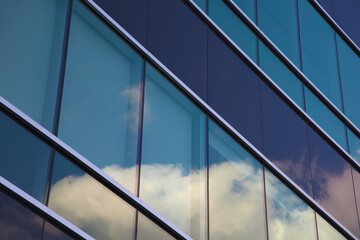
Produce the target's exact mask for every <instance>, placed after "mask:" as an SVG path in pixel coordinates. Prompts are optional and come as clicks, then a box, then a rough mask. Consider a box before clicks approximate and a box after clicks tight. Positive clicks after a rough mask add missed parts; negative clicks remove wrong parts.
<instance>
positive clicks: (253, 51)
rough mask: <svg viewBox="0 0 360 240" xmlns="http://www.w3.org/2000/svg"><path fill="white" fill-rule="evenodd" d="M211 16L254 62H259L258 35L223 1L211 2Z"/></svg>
mask: <svg viewBox="0 0 360 240" xmlns="http://www.w3.org/2000/svg"><path fill="white" fill-rule="evenodd" d="M209 16H210V17H211V19H212V20H213V21H214V22H215V23H216V24H217V25H218V26H219V27H220V28H221V29H222V30H223V31H224V32H225V33H226V34H227V35H228V36H229V37H230V38H231V39H232V40H233V41H234V42H235V43H236V44H237V45H238V46H239V47H240V48H241V49H242V50H244V52H245V53H246V54H247V55H248V56H249V57H250V58H251V59H252V60H253V61H254V62H257V40H256V39H257V38H256V35H255V34H254V33H253V32H251V30H250V29H249V28H248V27H247V26H246V25H245V24H244V23H243V22H242V21H241V20H240V18H238V16H236V15H235V14H234V13H233V12H232V11H231V10H230V9H229V8H228V6H227V5H226V4H225V3H224V2H223V1H222V0H209Z"/></svg>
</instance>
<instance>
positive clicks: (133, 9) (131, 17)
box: [95, 0, 148, 45]
mask: <svg viewBox="0 0 360 240" xmlns="http://www.w3.org/2000/svg"><path fill="white" fill-rule="evenodd" d="M95 3H96V4H97V5H99V6H100V7H101V8H102V9H104V10H105V12H106V13H107V14H109V15H110V17H111V18H113V19H114V20H115V21H116V22H118V23H119V25H120V26H121V27H123V28H124V29H125V30H126V31H127V32H129V33H130V34H131V35H132V36H133V37H134V38H135V39H136V40H137V41H139V42H140V43H141V44H142V45H145V43H146V20H147V5H148V0H131V1H127V0H95Z"/></svg>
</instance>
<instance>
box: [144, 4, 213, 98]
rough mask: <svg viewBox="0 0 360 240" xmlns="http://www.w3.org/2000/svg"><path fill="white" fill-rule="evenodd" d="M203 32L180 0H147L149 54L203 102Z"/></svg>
mask: <svg viewBox="0 0 360 240" xmlns="http://www.w3.org/2000/svg"><path fill="white" fill-rule="evenodd" d="M206 31H207V27H206V25H205V24H204V23H203V22H202V21H201V20H200V19H199V18H198V17H197V16H196V15H195V14H194V13H193V12H192V11H191V9H190V8H189V7H188V6H186V5H185V3H184V2H183V1H178V0H170V1H163V0H150V1H149V21H148V40H147V43H148V45H147V46H148V49H149V51H150V52H151V53H152V54H154V56H155V57H156V58H158V59H159V60H160V61H161V62H162V63H163V64H165V66H166V67H168V68H169V69H170V71H172V72H173V73H174V74H175V75H176V76H178V77H179V78H180V79H181V81H183V82H184V83H185V84H186V85H188V86H189V87H190V88H191V89H192V90H193V91H194V92H195V93H196V94H197V95H199V96H200V97H201V98H202V99H204V100H206V51H207V43H206Z"/></svg>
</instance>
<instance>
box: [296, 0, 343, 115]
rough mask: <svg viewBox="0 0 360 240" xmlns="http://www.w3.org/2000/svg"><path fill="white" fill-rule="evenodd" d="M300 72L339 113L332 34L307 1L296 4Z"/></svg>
mask: <svg viewBox="0 0 360 240" xmlns="http://www.w3.org/2000/svg"><path fill="white" fill-rule="evenodd" d="M299 18H300V37H301V51H302V61H303V72H304V73H305V75H306V76H307V77H308V78H309V79H310V81H312V82H313V83H314V84H315V85H316V86H317V87H318V88H319V89H320V91H322V92H323V93H324V94H325V95H326V96H327V97H328V98H329V99H330V100H331V101H332V102H333V103H334V104H335V105H336V106H337V107H338V108H339V109H340V110H342V103H341V95H340V82H339V69H338V62H337V55H336V44H335V32H334V30H333V29H332V28H331V27H330V26H329V25H328V24H327V22H326V21H325V20H324V19H323V18H322V17H321V16H320V15H319V14H318V13H317V11H316V10H315V9H314V8H313V7H312V6H311V4H310V3H309V2H308V1H307V0H299Z"/></svg>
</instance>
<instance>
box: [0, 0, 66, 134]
mask: <svg viewBox="0 0 360 240" xmlns="http://www.w3.org/2000/svg"><path fill="white" fill-rule="evenodd" d="M67 3H68V1H63V0H35V1H22V2H21V4H20V3H19V2H17V1H4V0H1V1H0V4H1V9H0V22H1V23H2V24H1V34H0V52H1V55H0V95H1V96H2V97H4V98H6V99H7V100H8V101H10V102H11V103H12V104H14V105H15V106H16V107H18V108H20V109H21V110H22V111H23V112H25V113H26V114H27V115H29V116H30V117H31V118H33V119H34V120H35V121H37V122H38V123H40V124H41V125H43V126H44V127H46V128H47V129H48V130H50V131H52V125H53V120H54V112H55V102H56V93H57V85H58V80H59V72H60V60H61V51H62V45H63V42H62V41H63V38H64V36H63V35H64V29H65V15H66V8H67ZM5 23H6V24H5Z"/></svg>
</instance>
